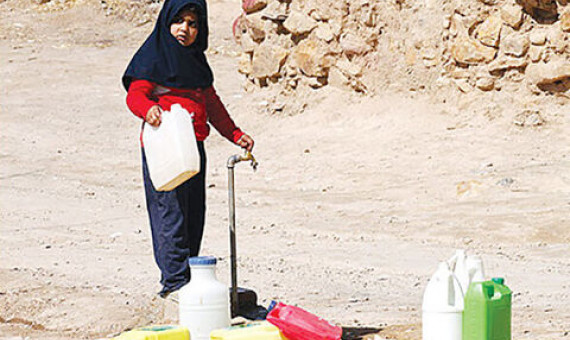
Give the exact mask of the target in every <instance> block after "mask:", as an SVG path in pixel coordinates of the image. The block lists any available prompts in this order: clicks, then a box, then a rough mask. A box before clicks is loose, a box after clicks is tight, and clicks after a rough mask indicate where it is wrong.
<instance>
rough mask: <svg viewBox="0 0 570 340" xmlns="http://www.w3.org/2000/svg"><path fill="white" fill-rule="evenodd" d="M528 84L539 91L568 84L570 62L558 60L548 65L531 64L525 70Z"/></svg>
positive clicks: (569, 80) (569, 79)
mask: <svg viewBox="0 0 570 340" xmlns="http://www.w3.org/2000/svg"><path fill="white" fill-rule="evenodd" d="M526 75H527V79H528V81H529V83H531V84H532V85H536V86H537V87H539V88H540V89H545V90H549V89H551V88H552V87H555V86H556V85H562V86H564V84H566V86H569V85H570V84H569V83H570V61H567V60H565V59H562V58H559V59H556V60H552V61H550V62H549V63H548V64H544V63H539V64H531V65H529V66H528V67H527V69H526Z"/></svg>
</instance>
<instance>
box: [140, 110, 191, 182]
mask: <svg viewBox="0 0 570 340" xmlns="http://www.w3.org/2000/svg"><path fill="white" fill-rule="evenodd" d="M142 138H143V143H144V152H145V156H146V162H147V165H148V171H149V174H150V180H151V181H152V184H153V185H154V188H155V189H156V190H157V191H170V190H173V189H174V188H176V187H177V186H179V185H180V184H182V183H184V182H185V181H186V180H188V179H189V178H191V177H192V176H194V175H195V174H197V173H198V172H200V154H199V153H198V145H197V143H196V135H195V134H194V124H193V123H192V117H191V116H190V114H189V113H188V111H186V110H185V109H183V108H182V106H180V104H174V105H172V106H171V108H170V111H163V113H162V123H161V124H160V126H158V127H154V126H152V125H149V124H146V123H145V126H144V131H143V136H142Z"/></svg>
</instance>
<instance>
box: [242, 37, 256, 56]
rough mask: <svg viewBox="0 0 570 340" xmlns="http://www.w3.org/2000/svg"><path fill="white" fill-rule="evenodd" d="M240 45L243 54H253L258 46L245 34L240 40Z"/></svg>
mask: <svg viewBox="0 0 570 340" xmlns="http://www.w3.org/2000/svg"><path fill="white" fill-rule="evenodd" d="M239 44H240V46H241V49H242V51H243V52H246V53H251V52H253V51H254V50H255V48H256V47H257V44H256V43H255V42H254V41H253V39H252V38H251V36H250V35H249V34H243V35H242V36H241V37H240V39H239Z"/></svg>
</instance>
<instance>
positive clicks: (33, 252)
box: [0, 0, 570, 340]
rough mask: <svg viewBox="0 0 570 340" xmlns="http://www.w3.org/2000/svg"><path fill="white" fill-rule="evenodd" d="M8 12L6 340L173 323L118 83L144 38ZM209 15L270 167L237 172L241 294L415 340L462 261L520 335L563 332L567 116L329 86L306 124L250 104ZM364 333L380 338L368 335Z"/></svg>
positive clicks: (222, 74)
mask: <svg viewBox="0 0 570 340" xmlns="http://www.w3.org/2000/svg"><path fill="white" fill-rule="evenodd" d="M23 3H26V4H29V2H27V1H19V0H18V1H15V0H11V1H10V0H9V1H0V29H1V30H0V32H1V38H2V40H0V60H1V64H0V65H1V68H0V79H1V84H2V86H1V89H0V105H1V113H0V115H1V116H0V117H1V127H0V159H1V162H0V183H1V184H0V186H1V191H0V249H1V252H0V339H12V337H15V338H16V339H19V338H20V337H21V338H30V339H48V340H51V339H78V338H81V339H94V338H100V337H103V338H104V337H111V336H113V335H115V334H117V333H119V332H121V331H123V330H126V329H129V328H132V327H135V326H143V325H148V324H154V323H162V322H175V318H176V311H175V307H176V306H174V305H173V303H172V302H165V301H163V300H161V299H157V298H156V297H155V294H156V292H157V291H158V289H159V285H158V282H157V281H158V270H157V268H156V266H155V264H154V262H153V258H152V252H151V243H150V233H149V226H148V222H147V217H146V210H145V207H144V197H143V189H142V182H141V175H140V172H141V171H140V149H139V145H138V132H139V126H140V122H139V121H138V120H137V119H136V118H135V117H134V116H133V115H131V114H130V113H129V112H128V111H127V108H126V106H125V103H124V97H125V93H124V91H123V90H122V88H121V86H120V76H121V74H122V72H123V70H124V67H125V65H126V64H127V62H128V60H129V59H130V57H131V56H132V54H133V53H134V51H135V50H136V48H137V47H138V45H139V44H140V43H141V41H142V40H143V39H144V37H145V35H146V34H147V33H148V31H149V30H150V29H151V28H152V25H151V24H147V25H144V26H140V27H134V26H133V25H130V24H129V23H127V22H123V21H121V20H120V19H118V18H115V17H105V16H104V15H103V13H102V12H101V11H100V10H99V9H98V8H93V7H89V6H77V7H75V8H73V9H70V10H66V11H60V12H55V13H43V14H38V12H37V11H35V10H33V9H31V10H26V9H25V6H24V5H22V4H23ZM238 11H239V3H238V2H237V1H235V0H231V1H229V0H224V1H217V2H213V3H211V12H212V16H213V17H215V18H217V20H215V21H213V23H212V43H211V46H212V49H211V51H210V61H211V64H212V66H213V68H214V70H215V74H216V86H217V88H218V91H219V93H220V95H221V97H222V99H223V100H224V102H225V103H226V104H227V106H228V108H229V110H230V111H231V112H232V115H233V117H234V118H235V120H236V122H238V124H239V125H240V126H241V127H243V128H244V129H245V130H246V131H248V132H249V133H250V134H251V135H253V136H254V137H255V139H256V142H257V145H256V148H255V155H256V157H257V158H258V160H259V162H260V167H259V170H258V171H257V172H256V173H253V172H252V170H251V168H250V167H249V166H247V165H246V164H240V165H239V166H238V168H237V170H236V190H237V221H238V254H239V280H240V283H241V285H242V286H245V287H249V288H253V289H254V290H256V291H257V292H258V294H259V295H260V298H261V302H262V304H265V305H267V304H268V303H269V301H270V300H272V299H277V300H280V301H283V302H285V303H290V304H297V305H299V306H301V307H304V308H305V309H307V310H310V311H312V312H314V313H316V314H318V315H320V316H322V317H324V318H326V319H328V320H330V321H332V322H334V323H337V324H340V325H343V326H345V327H350V328H352V329H353V331H354V333H355V334H358V333H360V334H366V333H370V334H372V333H379V334H381V335H382V336H384V337H386V338H393V339H420V338H421V328H420V321H421V298H422V294H423V290H424V288H425V285H426V283H427V280H428V278H429V276H430V275H431V274H432V272H433V271H434V270H435V269H436V267H437V263H438V261H441V260H445V259H447V258H448V257H449V256H450V255H451V254H452V253H453V250H454V249H456V248H465V249H467V250H468V251H469V252H470V253H472V254H479V255H481V256H482V258H483V260H484V263H485V266H486V271H487V275H488V276H503V277H505V278H506V282H507V284H508V285H509V286H510V287H511V288H512V289H513V291H514V292H515V294H514V301H513V334H514V336H513V338H515V339H559V338H560V339H566V338H568V337H569V336H570V335H569V332H570V307H569V306H568V304H569V301H570V229H569V227H570V221H569V219H568V216H569V215H570V171H569V169H570V159H569V157H570V156H569V151H570V150H569V145H570V143H569V138H568V135H569V126H570V116H569V115H568V109H567V108H564V107H560V106H556V105H554V104H553V105H551V106H549V108H550V111H549V112H548V117H549V119H548V121H547V123H546V124H545V125H544V126H541V127H539V128H521V127H518V126H515V125H514V124H513V123H512V117H510V116H508V115H500V114H499V115H498V116H494V117H492V118H493V119H490V118H489V117H486V116H484V115H481V114H477V113H475V112H474V111H461V110H459V109H458V108H456V107H452V106H450V105H448V106H445V105H444V104H434V103H433V101H432V100H430V98H427V97H421V96H418V95H416V96H414V97H410V95H408V94H406V93H385V94H382V95H380V96H376V97H361V96H356V95H351V94H349V93H346V92H342V91H340V90H335V89H328V90H324V91H323V92H320V95H319V96H318V97H315V98H316V99H311V100H313V102H312V103H311V106H310V108H309V109H308V110H307V111H306V112H305V113H303V114H300V115H294V116H279V115H269V114H267V113H266V112H265V110H264V107H265V105H266V103H265V94H264V93H262V92H261V93H255V94H248V93H245V92H244V91H243V90H242V87H241V84H242V77H241V76H240V75H239V74H238V73H237V66H236V64H237V60H236V57H235V56H236V54H237V53H236V47H235V46H234V45H233V43H232V41H231V29H230V27H231V26H230V23H231V19H232V18H233V16H235V14H236V13H238ZM207 150H208V157H209V158H208V161H209V168H208V171H209V173H208V217H207V226H206V235H205V239H204V243H203V252H202V253H203V254H208V255H214V256H217V257H219V258H220V259H221V263H220V264H219V266H218V267H219V269H218V276H219V278H220V279H221V280H222V281H224V282H227V281H228V280H229V274H228V259H229V258H228V254H229V251H228V233H227V224H228V219H227V182H226V180H227V178H226V176H227V175H226V168H225V162H226V159H227V158H228V157H229V156H230V155H232V154H235V153H238V152H239V150H238V149H237V148H236V147H235V146H232V145H230V143H228V142H226V141H225V140H223V139H222V138H221V137H220V136H219V135H218V134H217V133H215V132H214V133H213V134H212V136H211V137H210V138H209V139H208V141H207ZM367 337H370V335H368V336H367Z"/></svg>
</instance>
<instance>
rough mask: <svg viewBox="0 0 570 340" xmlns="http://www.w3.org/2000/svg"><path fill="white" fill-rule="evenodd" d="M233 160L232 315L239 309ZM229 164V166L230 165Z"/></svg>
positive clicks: (230, 191)
mask: <svg viewBox="0 0 570 340" xmlns="http://www.w3.org/2000/svg"><path fill="white" fill-rule="evenodd" d="M233 163H234V162H233V161H232V162H231V164H230V161H228V202H229V208H230V258H231V278H232V288H231V289H232V290H231V310H232V316H234V315H237V311H238V309H239V300H238V291H237V288H238V287H237V268H236V263H237V255H236V254H237V249H236V209H235V208H236V206H235V194H234V166H233ZM230 165H231V166H230Z"/></svg>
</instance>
